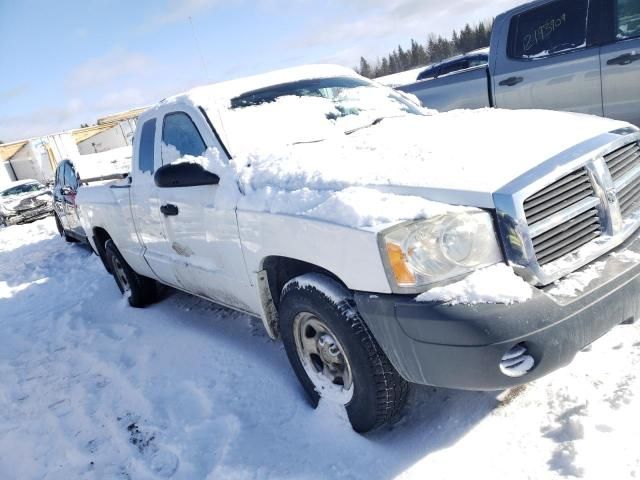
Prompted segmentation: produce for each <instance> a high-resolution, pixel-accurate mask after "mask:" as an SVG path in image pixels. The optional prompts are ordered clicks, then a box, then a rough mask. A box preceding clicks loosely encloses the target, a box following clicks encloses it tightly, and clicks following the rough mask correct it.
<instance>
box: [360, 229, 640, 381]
mask: <svg viewBox="0 0 640 480" xmlns="http://www.w3.org/2000/svg"><path fill="white" fill-rule="evenodd" d="M621 252H640V240H638V238H637V237H636V238H635V239H634V240H633V241H630V242H628V243H627V244H626V245H625V246H623V247H622V248H621V249H618V251H617V253H614V254H613V255H612V254H607V256H605V257H602V258H600V259H599V261H602V262H604V266H603V268H602V270H601V274H600V276H599V278H598V279H596V280H594V281H593V282H592V283H591V284H590V285H589V286H588V287H587V289H586V290H585V291H583V292H582V293H581V294H580V295H579V296H576V297H573V298H561V297H554V296H552V295H550V294H549V293H547V291H548V290H549V289H546V291H545V290H541V289H534V295H533V297H532V299H531V300H529V301H527V302H525V303H520V304H515V305H493V304H486V305H456V306H447V305H443V304H441V303H437V302H428V303H420V302H416V301H415V300H414V297H412V296H406V295H379V294H375V295H372V294H368V293H363V292H358V293H356V295H355V300H356V303H357V306H358V309H359V311H360V313H361V315H362V316H363V318H364V320H365V322H366V323H367V325H368V326H369V328H370V329H371V331H372V332H373V334H374V336H375V338H376V340H377V341H378V343H379V344H380V346H381V347H382V349H383V350H384V351H385V353H386V354H387V356H388V357H389V360H390V361H391V363H392V364H393V365H394V367H395V368H396V369H397V370H398V372H399V373H400V375H402V376H403V377H404V378H405V379H406V380H407V381H409V382H412V383H419V384H424V385H433V386H438V387H447V388H456V389H463V390H501V389H504V388H510V387H513V386H516V385H520V384H523V383H528V382H530V381H533V380H535V379H537V378H540V377H542V376H544V375H546V374H548V373H550V372H552V371H554V370H556V369H558V368H560V367H563V366H565V365H567V364H569V363H570V362H571V361H572V360H573V358H574V357H575V355H576V354H577V353H578V352H579V351H580V350H582V349H583V348H584V347H586V346H588V345H589V344H591V343H592V342H593V341H595V340H597V339H598V338H600V337H601V336H602V335H604V334H605V333H607V332H608V331H609V330H611V329H612V328H613V327H615V326H616V325H619V324H622V323H631V322H633V321H635V319H637V318H639V316H640V263H638V262H634V261H632V259H631V257H632V256H631V255H623V254H621ZM587 268H588V267H587ZM521 342H525V344H526V346H527V348H528V349H529V354H530V355H531V356H532V357H533V358H534V360H535V367H534V368H533V370H531V371H530V372H529V373H528V374H526V375H525V376H523V377H519V378H512V377H509V376H507V375H505V374H504V373H502V371H501V369H500V361H501V359H502V357H503V355H504V354H505V353H506V352H507V351H508V350H510V349H511V348H512V347H514V346H515V345H517V344H519V343H521Z"/></svg>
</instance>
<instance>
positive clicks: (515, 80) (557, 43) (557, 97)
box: [493, 0, 603, 115]
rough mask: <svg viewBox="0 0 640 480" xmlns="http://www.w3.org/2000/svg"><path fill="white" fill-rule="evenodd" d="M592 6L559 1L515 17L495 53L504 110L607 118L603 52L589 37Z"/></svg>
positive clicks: (574, 0)
mask: <svg viewBox="0 0 640 480" xmlns="http://www.w3.org/2000/svg"><path fill="white" fill-rule="evenodd" d="M588 5H589V2H588V0H556V1H554V2H550V3H547V4H544V5H542V6H540V7H537V8H533V9H529V10H525V11H523V12H522V13H519V14H516V15H514V16H513V17H512V19H511V22H510V24H509V27H508V32H506V31H504V32H501V36H502V38H506V39H507V40H506V42H500V44H499V48H498V50H499V51H498V52H495V54H494V55H495V58H496V63H495V66H494V72H495V73H494V76H493V87H494V92H495V104H496V106H497V107H499V108H513V109H518V108H543V109H550V110H564V111H571V112H580V113H589V114H593V115H602V114H603V110H602V91H601V80H600V57H599V55H600V50H599V47H598V46H590V41H588V36H587V14H588Z"/></svg>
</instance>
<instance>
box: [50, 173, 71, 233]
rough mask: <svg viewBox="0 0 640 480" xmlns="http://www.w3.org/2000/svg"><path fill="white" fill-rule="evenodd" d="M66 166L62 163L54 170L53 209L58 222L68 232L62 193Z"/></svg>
mask: <svg viewBox="0 0 640 480" xmlns="http://www.w3.org/2000/svg"><path fill="white" fill-rule="evenodd" d="M66 166H67V162H63V163H61V164H60V165H58V168H57V169H56V177H55V183H54V186H53V209H54V210H55V212H56V216H57V217H58V220H60V224H61V225H62V228H63V229H64V230H69V224H68V223H67V217H66V215H65V211H64V201H65V200H64V195H63V194H62V191H63V189H64V169H65V168H66Z"/></svg>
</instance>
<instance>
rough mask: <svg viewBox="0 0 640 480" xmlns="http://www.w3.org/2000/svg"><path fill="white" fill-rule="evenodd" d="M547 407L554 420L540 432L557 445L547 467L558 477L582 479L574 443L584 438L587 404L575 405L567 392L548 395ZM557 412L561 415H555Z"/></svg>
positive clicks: (582, 473)
mask: <svg viewBox="0 0 640 480" xmlns="http://www.w3.org/2000/svg"><path fill="white" fill-rule="evenodd" d="M549 406H550V408H551V412H550V413H551V414H552V415H554V416H555V418H554V419H553V423H552V424H551V425H547V426H546V427H543V428H541V432H542V433H543V434H544V436H545V437H546V438H549V439H551V440H553V441H554V442H556V443H557V444H558V445H557V447H556V448H555V450H554V451H553V453H552V455H551V458H550V459H549V461H548V462H547V465H548V466H549V468H550V469H551V470H553V471H555V472H557V473H559V474H560V475H563V476H574V477H582V476H583V475H584V469H583V468H581V467H579V466H578V465H577V451H576V441H579V440H581V439H583V438H584V425H583V423H582V417H585V416H586V415H587V404H577V399H575V398H572V397H571V396H570V395H569V394H568V393H567V392H558V393H556V394H553V393H550V397H549ZM558 410H561V413H559V414H556V412H557V411H558Z"/></svg>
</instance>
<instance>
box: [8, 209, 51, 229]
mask: <svg viewBox="0 0 640 480" xmlns="http://www.w3.org/2000/svg"><path fill="white" fill-rule="evenodd" d="M51 214H53V207H50V208H45V209H37V210H30V211H27V212H22V213H20V214H19V215H14V216H12V217H5V220H6V222H7V225H18V224H20V223H26V222H35V221H36V220H40V219H41V218H45V217H48V216H49V215H51Z"/></svg>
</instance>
